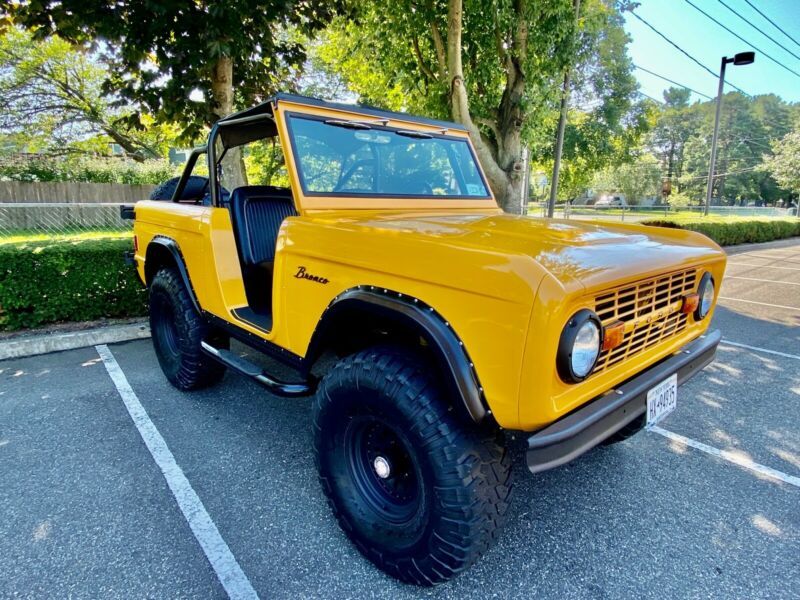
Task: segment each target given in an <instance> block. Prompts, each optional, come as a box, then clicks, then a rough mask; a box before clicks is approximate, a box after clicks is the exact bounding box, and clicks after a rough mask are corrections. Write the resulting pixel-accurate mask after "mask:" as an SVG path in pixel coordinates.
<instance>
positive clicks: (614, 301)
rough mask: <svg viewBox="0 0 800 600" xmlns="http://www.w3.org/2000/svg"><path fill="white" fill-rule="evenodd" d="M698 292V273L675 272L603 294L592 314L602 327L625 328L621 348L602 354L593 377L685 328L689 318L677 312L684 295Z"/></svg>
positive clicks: (695, 271)
mask: <svg viewBox="0 0 800 600" xmlns="http://www.w3.org/2000/svg"><path fill="white" fill-rule="evenodd" d="M696 288H697V269H690V270H688V271H678V272H675V273H670V274H668V275H662V276H660V277H654V278H652V279H646V280H644V281H639V282H636V283H633V284H630V285H627V286H624V287H620V288H616V289H614V290H610V291H607V292H603V293H602V294H600V295H599V296H597V298H595V312H596V313H597V316H598V317H600V321H601V322H602V323H603V326H604V327H605V326H606V325H611V324H612V323H616V322H618V321H622V322H623V323H625V324H626V327H625V335H624V337H623V340H622V344H620V345H619V346H617V347H616V348H614V349H612V350H610V351H603V352H601V353H600V357H599V358H598V359H597V365H596V366H595V369H594V371H593V372H594V373H600V372H601V371H604V370H605V369H607V368H609V367H611V366H612V365H614V364H616V363H618V362H621V361H623V360H625V359H626V358H628V357H631V356H634V355H636V354H638V353H639V352H642V351H643V350H645V349H647V348H650V347H652V346H655V345H656V344H658V343H659V342H661V341H664V340H666V339H668V338H670V337H672V336H674V335H677V334H678V333H680V332H681V331H683V330H684V329H685V328H686V324H687V319H688V315H686V314H684V313H682V312H680V303H681V302H682V297H683V295H684V294H688V293H691V292H694V291H695V290H696Z"/></svg>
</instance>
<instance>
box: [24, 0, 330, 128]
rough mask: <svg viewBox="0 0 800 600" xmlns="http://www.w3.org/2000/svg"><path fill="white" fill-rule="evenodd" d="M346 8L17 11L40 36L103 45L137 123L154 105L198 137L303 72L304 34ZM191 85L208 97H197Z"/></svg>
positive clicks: (128, 4)
mask: <svg viewBox="0 0 800 600" xmlns="http://www.w3.org/2000/svg"><path fill="white" fill-rule="evenodd" d="M341 10H343V4H342V2H339V1H325V0H294V1H293V0H231V1H228V2H216V1H214V0H197V1H194V2H185V1H184V0H118V1H113V2H112V1H110V0H28V1H23V2H22V3H21V4H20V5H18V6H17V7H16V8H15V9H13V12H12V16H13V18H14V19H15V21H16V22H17V23H20V24H22V25H24V26H25V27H27V28H29V29H32V30H33V31H34V32H35V34H36V35H37V36H38V37H47V36H50V35H52V34H58V35H59V36H61V37H62V38H64V39H66V40H69V41H71V42H74V43H84V44H93V45H95V46H96V47H97V48H98V49H99V50H101V51H103V52H104V53H105V57H106V59H107V60H108V62H109V64H110V65H111V71H110V77H109V78H108V79H107V81H106V90H107V91H110V92H114V93H115V94H119V96H120V98H121V100H122V101H123V102H126V103H132V104H133V105H134V106H137V107H138V110H137V111H136V112H135V113H133V114H131V115H130V116H129V120H130V122H131V124H133V125H138V126H144V123H143V122H142V114H144V113H147V114H150V115H153V116H154V117H155V118H156V119H157V120H158V121H159V122H169V123H173V122H174V123H179V124H181V125H182V126H183V135H184V137H185V138H187V139H194V138H196V137H197V136H198V135H199V133H200V131H201V130H202V128H203V127H204V126H207V125H209V124H211V123H213V122H214V121H216V119H217V118H219V117H220V116H223V115H225V114H228V113H229V112H231V111H232V110H233V109H234V107H236V106H249V105H251V104H253V103H255V102H258V101H260V100H263V99H264V98H265V97H267V96H269V95H270V94H272V93H273V92H274V91H276V88H277V87H279V86H281V87H282V85H281V84H282V83H284V82H286V81H287V80H288V79H292V78H293V77H294V76H296V71H297V69H299V68H300V67H301V66H302V64H303V62H304V61H305V58H306V53H305V48H304V45H303V44H304V41H305V37H304V36H305V35H311V34H313V33H314V32H316V31H317V30H319V28H321V27H323V26H324V25H325V24H326V23H327V22H328V21H329V20H330V19H331V18H332V17H333V15H334V14H336V13H337V12H338V11H341ZM193 92H195V94H197V92H201V93H202V95H203V97H204V101H203V102H193V101H192V100H190V94H192V93H193Z"/></svg>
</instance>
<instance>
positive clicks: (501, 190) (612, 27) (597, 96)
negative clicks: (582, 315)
mask: <svg viewBox="0 0 800 600" xmlns="http://www.w3.org/2000/svg"><path fill="white" fill-rule="evenodd" d="M618 16H619V14H618V12H617V11H616V9H614V8H613V7H611V6H610V3H607V2H606V1H604V0H585V2H584V7H583V8H582V9H581V18H580V20H579V21H578V22H577V24H576V20H575V15H574V12H573V5H572V2H571V1H569V0H539V1H536V2H534V1H532V0H499V1H494V0H493V1H491V2H490V1H487V0H422V1H420V0H398V1H397V2H395V4H394V8H393V10H391V11H387V10H386V9H385V5H384V4H383V3H380V2H376V1H368V2H365V3H364V8H363V10H362V12H361V13H360V15H359V20H358V22H348V23H341V22H340V23H338V25H337V27H335V28H334V29H333V31H332V32H331V33H330V34H328V36H327V43H326V44H324V45H323V54H324V55H325V56H327V58H328V60H327V61H326V62H327V64H328V65H329V66H330V68H332V69H333V70H335V71H337V72H338V73H339V74H340V75H341V76H342V77H344V79H345V80H346V81H347V82H348V85H349V86H350V87H351V89H353V90H354V91H355V92H356V93H357V94H358V95H359V96H360V97H361V99H362V100H363V101H365V102H367V103H370V104H377V105H381V106H385V107H387V108H395V109H397V108H401V109H407V110H411V111H414V112H421V113H424V114H429V115H431V116H437V117H445V118H446V117H450V118H452V119H453V120H454V121H457V122H459V123H461V124H463V125H464V126H465V127H466V128H467V129H468V131H469V132H470V135H471V137H472V140H473V144H474V145H475V148H476V151H477V154H478V158H479V159H480V161H481V164H482V165H483V168H484V170H485V171H486V174H487V176H488V178H489V183H490V185H491V187H492V190H493V191H494V193H495V195H496V196H497V198H498V200H499V202H500V205H501V206H502V207H503V208H504V209H505V210H508V211H510V212H519V210H520V204H521V196H522V194H521V192H522V190H521V187H522V185H523V180H524V177H523V175H524V173H523V161H522V146H523V144H525V145H528V146H529V147H530V148H531V153H532V155H533V157H534V158H535V159H540V158H542V157H545V156H549V155H550V154H551V153H552V144H553V139H554V131H555V122H556V119H557V113H556V106H557V104H558V101H559V99H560V96H559V87H560V82H561V80H562V78H563V73H564V70H565V69H567V68H571V67H575V66H576V65H577V67H578V68H577V71H578V73H579V76H580V77H579V79H580V85H579V88H581V89H579V92H578V95H577V97H578V98H579V99H580V100H581V101H585V102H586V103H596V104H597V107H598V109H599V110H598V111H597V113H596V115H597V116H601V117H602V118H603V119H607V120H606V121H603V122H598V123H597V125H596V129H595V130H594V131H592V126H591V125H590V124H587V126H586V127H585V129H584V130H582V131H581V132H580V133H581V135H582V134H583V133H586V132H591V133H593V134H594V133H598V134H599V133H600V132H603V131H604V132H605V134H606V135H608V136H609V137H610V138H613V132H610V131H609V127H612V128H613V127H624V126H625V122H626V118H627V116H628V109H629V108H630V106H631V96H632V93H633V90H635V82H634V81H633V78H632V77H631V75H630V61H629V59H628V58H627V56H626V55H625V54H624V46H625V39H626V38H625V35H624V31H622V28H621V21H618V20H617V18H618ZM620 44H621V47H622V49H623V52H622V54H620V53H619V52H618V50H619V48H620ZM620 84H622V85H620ZM581 86H582V87H581ZM604 108H606V109H608V110H607V111H606V112H605V113H603V112H602V111H603V109H604ZM578 137H579V136H573V138H572V139H573V140H577V139H578ZM587 145H588V144H587ZM578 147H581V148H583V146H581V145H580V144H578V143H574V144H573V145H572V148H573V149H575V148H578ZM565 155H566V152H565Z"/></svg>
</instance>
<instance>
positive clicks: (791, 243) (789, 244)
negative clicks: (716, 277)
mask: <svg viewBox="0 0 800 600" xmlns="http://www.w3.org/2000/svg"><path fill="white" fill-rule="evenodd" d="M798 243H800V237H798V236H794V237H789V238H783V239H780V240H772V241H770V242H754V243H749V244H736V245H735V246H723V247H722V249H723V250H724V251H725V252H726V253H727V254H741V253H742V252H750V251H751V250H759V249H764V250H772V249H777V248H794V247H796V246H797V245H798Z"/></svg>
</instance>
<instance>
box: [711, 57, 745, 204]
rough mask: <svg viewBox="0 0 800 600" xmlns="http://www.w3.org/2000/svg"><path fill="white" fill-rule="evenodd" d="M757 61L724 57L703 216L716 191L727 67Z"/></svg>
mask: <svg viewBox="0 0 800 600" xmlns="http://www.w3.org/2000/svg"><path fill="white" fill-rule="evenodd" d="M755 59H756V53H755V52H739V53H738V54H736V55H735V56H734V57H733V58H728V57H727V56H723V57H722V61H721V62H720V67H719V87H718V88H717V111H716V114H715V115H714V135H713V137H712V138H711V160H710V162H709V165H708V185H707V186H706V203H705V208H704V209H703V214H704V215H705V216H708V209H709V207H710V206H711V194H712V192H713V191H714V168H715V166H716V164H717V138H718V137H719V115H720V112H722V92H723V88H724V87H725V67H726V66H727V65H728V63H733V64H734V65H749V64H751V63H753V62H754V61H755Z"/></svg>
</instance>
